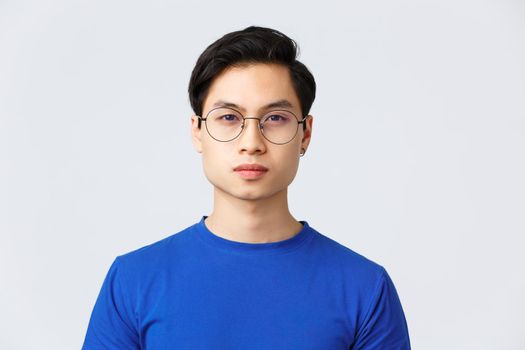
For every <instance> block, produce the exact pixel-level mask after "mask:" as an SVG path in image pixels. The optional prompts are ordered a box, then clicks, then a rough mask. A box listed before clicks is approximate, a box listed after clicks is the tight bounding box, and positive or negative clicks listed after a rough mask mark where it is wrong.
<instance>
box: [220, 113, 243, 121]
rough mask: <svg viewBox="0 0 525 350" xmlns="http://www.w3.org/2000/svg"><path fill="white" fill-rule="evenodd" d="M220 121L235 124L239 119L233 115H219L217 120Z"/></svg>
mask: <svg viewBox="0 0 525 350" xmlns="http://www.w3.org/2000/svg"><path fill="white" fill-rule="evenodd" d="M217 119H219V120H221V121H227V122H235V121H237V120H239V118H238V117H237V116H236V115H235V114H224V115H221V116H220V117H219V118H217Z"/></svg>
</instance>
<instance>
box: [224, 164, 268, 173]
mask: <svg viewBox="0 0 525 350" xmlns="http://www.w3.org/2000/svg"><path fill="white" fill-rule="evenodd" d="M233 170H234V171H260V172H265V171H268V168H266V167H264V166H262V165H259V164H241V165H239V166H236V167H235V168H234V169H233Z"/></svg>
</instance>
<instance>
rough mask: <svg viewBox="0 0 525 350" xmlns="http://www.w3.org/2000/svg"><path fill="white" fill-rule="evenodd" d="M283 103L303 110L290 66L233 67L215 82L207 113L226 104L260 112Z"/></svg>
mask: <svg viewBox="0 0 525 350" xmlns="http://www.w3.org/2000/svg"><path fill="white" fill-rule="evenodd" d="M283 100H284V101H288V102H289V103H290V105H291V107H290V109H292V110H294V111H297V112H298V111H299V110H300V103H299V98H298V97H297V94H296V92H295V89H294V87H293V83H292V80H291V78H290V73H289V70H288V67H286V66H284V65H280V64H266V63H254V64H249V65H243V66H232V67H228V68H227V69H225V70H224V71H223V72H221V74H219V75H218V76H217V77H216V78H215V79H214V80H213V82H212V83H211V85H210V88H209V90H208V95H207V97H206V99H205V100H204V104H203V111H208V110H209V109H211V108H213V106H214V105H215V104H217V103H218V102H224V101H225V102H229V103H232V104H235V105H237V106H238V108H240V109H241V111H242V112H245V111H247V112H252V111H253V112H256V111H258V110H260V109H261V108H262V107H263V106H268V105H271V104H272V103H275V102H277V101H283ZM287 109H288V108H287Z"/></svg>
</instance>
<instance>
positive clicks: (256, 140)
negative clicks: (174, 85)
mask: <svg viewBox="0 0 525 350" xmlns="http://www.w3.org/2000/svg"><path fill="white" fill-rule="evenodd" d="M277 101H281V102H282V101H288V102H289V104H290V107H279V108H275V107H273V108H266V106H268V105H270V104H271V103H275V102H277ZM224 102H226V103H229V104H235V105H236V107H235V109H237V110H238V111H240V112H241V113H242V114H243V115H244V117H255V118H260V117H262V116H263V115H264V114H265V113H266V112H269V111H271V110H275V109H280V110H283V109H285V110H289V111H291V112H293V113H294V114H295V115H296V116H297V117H298V119H299V120H300V119H302V115H301V108H300V102H299V98H298V97H297V95H296V93H295V90H294V88H293V85H292V81H291V78H290V75H289V72H288V68H287V67H285V66H283V65H277V64H262V63H256V64H251V65H247V66H243V67H229V68H227V69H226V70H225V71H223V72H222V73H221V74H220V75H218V76H217V77H216V78H215V79H214V81H213V82H212V84H211V86H210V89H209V91H208V96H207V97H206V99H205V101H204V105H203V115H202V116H203V117H205V116H206V114H207V113H208V111H210V110H211V109H212V108H214V107H216V105H217V104H220V103H224ZM191 119H192V123H191V130H192V140H193V145H194V147H195V149H196V150H197V151H198V152H199V153H202V161H203V167H204V173H205V175H206V177H207V178H208V180H209V181H210V182H211V183H212V184H213V186H215V188H216V190H218V191H221V192H222V193H224V194H227V195H231V196H233V197H236V198H239V199H245V200H257V199H264V198H268V197H271V196H274V195H276V194H278V193H280V192H282V191H286V189H287V187H288V185H289V184H290V183H291V182H292V180H293V179H294V177H295V174H296V173H297V168H298V166H299V153H300V152H301V148H304V149H307V148H308V143H309V141H310V135H311V127H312V117H309V118H308V119H306V120H307V129H306V131H303V126H302V125H299V130H298V132H297V134H296V135H295V137H294V138H293V139H292V141H290V142H289V143H286V144H283V145H277V144H273V143H271V142H269V141H268V140H266V139H265V138H264V137H263V135H262V134H261V132H260V130H259V127H258V122H259V121H258V120H256V119H247V120H246V122H245V127H244V130H243V131H242V133H241V135H240V136H239V137H237V138H236V139H234V140H232V141H229V142H219V141H217V140H215V139H213V138H212V137H211V136H210V135H209V134H208V132H207V131H206V126H205V124H204V122H203V123H202V124H201V128H200V129H198V128H197V124H198V120H197V117H196V116H192V118H191ZM294 123H295V122H294ZM253 163H256V164H259V165H262V166H264V167H266V168H267V169H268V170H267V171H265V172H263V173H262V174H259V175H257V174H255V176H253V173H249V172H248V173H247V172H244V173H243V172H240V171H235V168H236V167H238V166H239V165H241V164H253Z"/></svg>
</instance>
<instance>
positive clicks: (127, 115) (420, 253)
mask: <svg viewBox="0 0 525 350" xmlns="http://www.w3.org/2000/svg"><path fill="white" fill-rule="evenodd" d="M252 24H253V25H261V26H268V27H274V28H276V29H278V30H281V31H283V32H284V33H286V34H287V35H289V36H290V37H292V38H293V39H296V40H297V41H298V43H299V46H300V49H301V54H300V58H299V59H300V60H302V61H303V62H304V63H305V64H306V65H307V66H308V67H309V69H310V70H311V71H312V72H313V74H314V75H315V77H316V80H317V84H318V94H317V99H316V101H315V102H314V105H313V108H312V114H313V115H314V123H313V127H314V128H313V135H312V137H313V138H312V142H311V144H310V148H309V149H308V152H307V153H306V155H305V157H303V158H302V159H301V164H300V168H299V172H298V175H297V177H296V179H295V181H294V183H293V184H292V185H291V187H290V191H289V197H290V207H291V211H292V214H293V215H294V216H295V217H296V218H297V219H300V220H307V221H308V222H309V223H310V225H312V226H313V227H314V228H316V229H317V230H319V231H320V232H322V233H323V234H325V235H327V236H329V237H331V238H333V239H335V240H337V241H339V242H340V243H342V244H344V245H346V246H348V247H349V248H351V249H353V250H355V251H356V252H358V253H360V254H362V255H365V256H366V257H368V258H370V259H372V260H374V261H376V262H377V263H379V264H381V265H383V266H384V267H385V268H386V269H387V271H388V272H389V274H390V275H391V277H392V279H393V281H394V283H395V285H396V288H397V291H398V293H399V295H400V299H401V302H402V305H403V307H404V310H405V314H406V318H407V322H408V325H409V330H410V336H411V340H412V346H413V348H414V349H426V350H438V349H439V350H442V349H477V350H479V349H487V350H488V349H491V350H492V349H498V350H500V349H505V350H523V349H525V301H524V299H523V296H524V295H525V273H524V270H525V256H524V254H523V250H524V247H525V240H524V235H525V200H524V198H525V185H524V180H525V161H524V159H525V155H524V153H525V140H524V139H525V64H524V62H525V4H524V2H522V1H502V0H499V1H497V0H493V1H463V0H461V1H451V0H447V1H416V0H414V1H407V0H405V1H366V2H365V1H359V2H358V1H340V2H333V1H320V2H316V3H315V4H308V3H306V2H295V3H292V2H285V1H264V2H255V3H252V2H243V1H230V2H211V1H209V2H198V1H197V2H193V3H190V2H187V1H186V2H175V1H160V0H155V1H141V2H136V1H99V0H97V1H66V0H55V1H53V0H50V1H46V2H42V1H20V0H16V1H15V0H1V1H0V116H1V118H0V121H1V124H0V146H1V147H0V157H1V158H0V161H1V163H0V180H1V182H0V185H1V187H0V191H1V193H0V206H1V208H0V209H1V210H0V213H1V216H0V230H1V236H0V330H1V331H0V349H2V350H3V349H6V350H18V349H20V350H26V349H78V348H80V346H81V344H82V341H83V339H84V335H85V331H86V328H87V324H88V320H89V316H90V314H91V310H92V308H93V305H94V302H95V299H96V297H97V295H98V292H99V290H100V287H101V284H102V281H103V278H104V276H105V275H106V273H107V270H108V268H109V266H110V264H111V262H112V261H113V259H114V258H115V257H116V256H117V255H120V254H124V253H126V252H129V251H131V250H134V249H137V248H139V247H142V246H144V245H147V244H150V243H153V242H155V241H157V240H160V239H162V238H164V237H167V236H169V235H171V234H174V233H176V232H178V231H180V230H182V229H184V228H186V227H187V226H190V225H192V224H193V223H195V222H197V221H198V220H199V219H200V217H201V216H202V215H206V214H209V213H210V210H211V205H212V201H211V199H212V188H211V185H210V184H209V183H208V181H207V180H206V178H205V177H204V175H203V172H202V164H201V160H200V155H199V154H198V153H197V152H195V151H194V149H193V147H192V145H191V140H190V133H189V126H190V115H191V113H192V111H191V109H190V105H189V102H188V96H187V85H188V80H189V77H190V73H191V70H192V68H193V65H194V64H195V61H196V59H197V57H198V55H199V54H200V53H201V52H202V51H203V50H204V49H205V47H206V46H207V45H209V44H210V43H211V42H212V41H214V40H216V39H218V38H219V37H220V36H222V35H223V34H225V33H227V32H229V31H233V30H239V29H242V28H245V27H247V26H249V25H252Z"/></svg>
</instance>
